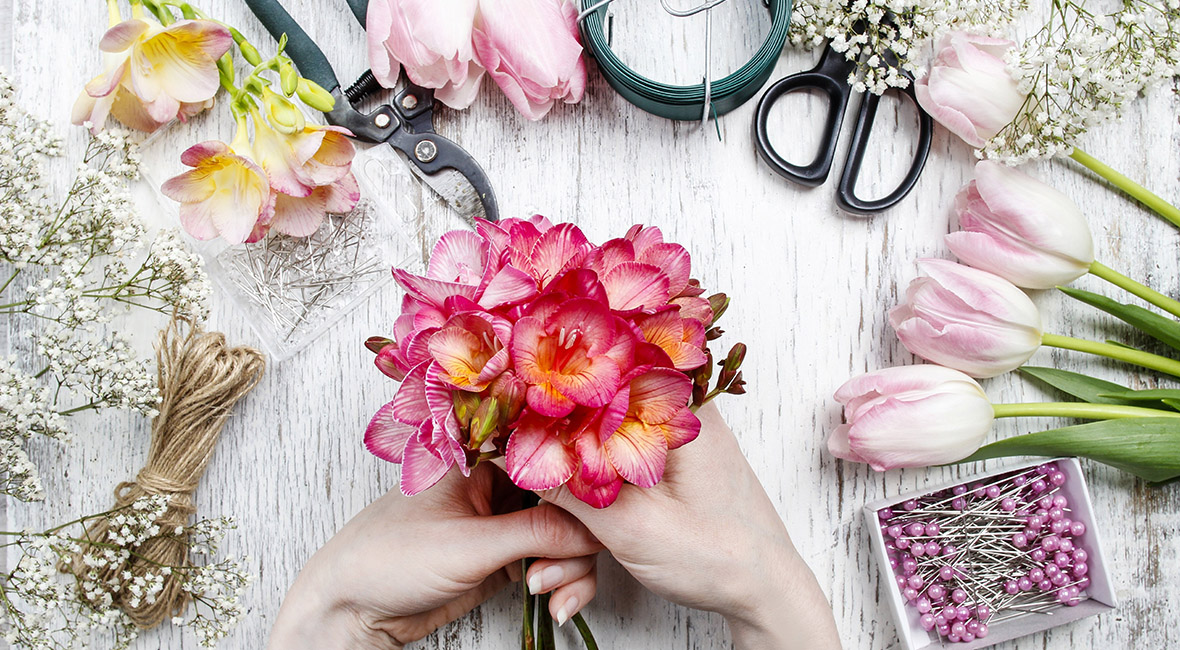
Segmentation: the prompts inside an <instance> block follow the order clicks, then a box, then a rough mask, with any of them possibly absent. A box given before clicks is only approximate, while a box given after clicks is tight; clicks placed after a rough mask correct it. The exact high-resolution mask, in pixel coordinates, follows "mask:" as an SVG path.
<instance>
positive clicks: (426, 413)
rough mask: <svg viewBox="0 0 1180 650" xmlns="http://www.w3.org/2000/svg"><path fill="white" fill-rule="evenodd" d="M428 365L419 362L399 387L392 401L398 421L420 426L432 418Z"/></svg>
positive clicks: (394, 414) (394, 415)
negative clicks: (428, 392) (427, 388)
mask: <svg viewBox="0 0 1180 650" xmlns="http://www.w3.org/2000/svg"><path fill="white" fill-rule="evenodd" d="M427 365H428V364H425V363H423V364H419V365H418V366H416V367H414V369H413V370H411V371H410V372H409V373H408V374H406V378H405V379H404V380H403V381H402V385H401V388H399V389H398V391H397V395H395V396H394V397H393V401H392V402H390V404H392V408H393V417H394V418H396V419H397V421H398V422H404V423H405V424H409V425H412V426H420V425H421V424H422V423H423V422H425V421H426V420H429V419H430V405H429V404H428V403H427V402H426V367H427Z"/></svg>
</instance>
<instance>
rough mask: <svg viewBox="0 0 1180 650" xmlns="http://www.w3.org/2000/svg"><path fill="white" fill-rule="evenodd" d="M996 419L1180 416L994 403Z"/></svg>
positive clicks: (1106, 407) (1078, 405)
mask: <svg viewBox="0 0 1180 650" xmlns="http://www.w3.org/2000/svg"><path fill="white" fill-rule="evenodd" d="M992 409H993V410H994V411H995V413H996V417H997V418H1018V417H1055V418H1078V419H1080V420H1118V419H1121V418H1180V413H1176V412H1173V411H1163V410H1160V409H1153V408H1145V407H1142V406H1123V405H1121V404H1089V403H1086V402H1022V403H1018V404H993V405H992Z"/></svg>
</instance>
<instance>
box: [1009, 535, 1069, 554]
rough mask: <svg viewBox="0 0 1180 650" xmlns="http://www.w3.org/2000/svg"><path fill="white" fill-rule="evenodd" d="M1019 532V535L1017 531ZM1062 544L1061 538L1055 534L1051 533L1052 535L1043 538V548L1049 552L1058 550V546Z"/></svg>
mask: <svg viewBox="0 0 1180 650" xmlns="http://www.w3.org/2000/svg"><path fill="white" fill-rule="evenodd" d="M1017 534H1018V535H1019V533H1017ZM1060 544H1061V540H1060V539H1058V538H1057V537H1055V536H1053V535H1050V536H1048V537H1046V538H1045V539H1042V540H1041V548H1043V549H1045V550H1046V551H1049V552H1052V551H1056V550H1057V547H1058V546H1059V545H1060Z"/></svg>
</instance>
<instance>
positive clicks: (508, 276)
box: [479, 266, 537, 309]
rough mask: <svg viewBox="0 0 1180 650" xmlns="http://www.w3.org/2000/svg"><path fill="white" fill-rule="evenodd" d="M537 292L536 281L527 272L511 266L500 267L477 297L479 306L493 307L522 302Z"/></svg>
mask: <svg viewBox="0 0 1180 650" xmlns="http://www.w3.org/2000/svg"><path fill="white" fill-rule="evenodd" d="M536 294H537V281H536V280H534V279H533V277H532V276H530V275H529V274H528V273H525V272H524V271H521V270H520V269H516V268H513V267H511V266H505V267H504V268H502V269H500V271H499V272H498V273H496V275H495V276H494V277H492V279H491V281H489V282H488V284H487V286H486V287H485V288H484V290H483V295H481V296H480V297H479V306H480V307H483V308H484V309H495V308H496V307H502V306H504V305H510V304H515V303H518V302H523V301H525V300H528V299H529V298H532V297H533V296H534V295H536Z"/></svg>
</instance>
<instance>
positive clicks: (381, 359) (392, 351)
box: [373, 345, 406, 381]
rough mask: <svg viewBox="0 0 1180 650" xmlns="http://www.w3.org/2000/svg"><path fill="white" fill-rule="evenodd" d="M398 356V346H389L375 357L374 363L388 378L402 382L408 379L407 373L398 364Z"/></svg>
mask: <svg viewBox="0 0 1180 650" xmlns="http://www.w3.org/2000/svg"><path fill="white" fill-rule="evenodd" d="M396 354H397V347H396V346H392V345H391V346H387V347H385V348H383V349H382V350H381V351H380V352H378V353H377V356H375V357H373V363H375V364H376V365H377V369H378V370H380V371H381V372H382V374H384V375H385V376H386V377H389V378H390V379H394V380H396V381H402V380H403V379H405V378H406V371H405V370H403V369H402V367H401V365H399V364H398V363H397V360H396V358H395V355H396Z"/></svg>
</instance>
